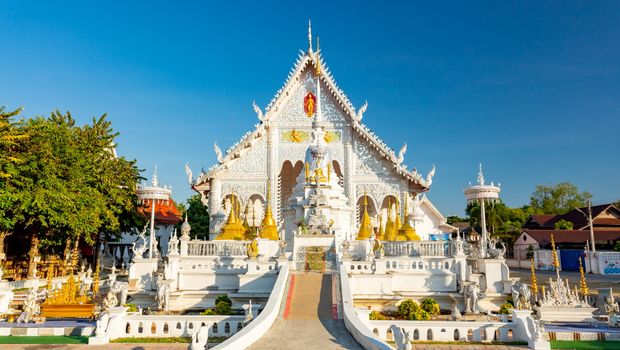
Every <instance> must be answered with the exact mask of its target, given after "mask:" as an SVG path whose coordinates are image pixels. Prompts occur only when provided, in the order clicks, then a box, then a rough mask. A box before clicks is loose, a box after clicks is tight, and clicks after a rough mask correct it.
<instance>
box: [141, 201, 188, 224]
mask: <svg viewBox="0 0 620 350" xmlns="http://www.w3.org/2000/svg"><path fill="white" fill-rule="evenodd" d="M138 211H139V212H140V213H141V214H142V215H144V216H145V217H146V218H147V219H150V218H151V200H148V199H147V200H144V204H143V205H142V206H141V207H139V208H138ZM179 222H181V213H180V212H179V209H177V207H176V206H175V205H174V202H173V201H172V200H167V201H165V200H156V201H155V224H164V225H176V224H178V223H179Z"/></svg>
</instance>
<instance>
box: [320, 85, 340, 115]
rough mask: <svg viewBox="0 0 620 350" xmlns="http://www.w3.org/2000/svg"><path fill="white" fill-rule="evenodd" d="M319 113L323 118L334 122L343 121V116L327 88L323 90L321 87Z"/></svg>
mask: <svg viewBox="0 0 620 350" xmlns="http://www.w3.org/2000/svg"><path fill="white" fill-rule="evenodd" d="M321 113H322V114H321V115H322V117H323V120H326V121H328V122H334V123H342V122H344V120H345V119H344V116H343V115H342V113H340V110H339V109H338V107H336V104H335V103H334V100H333V99H332V96H331V93H329V92H328V90H327V89H326V90H323V88H322V87H321Z"/></svg>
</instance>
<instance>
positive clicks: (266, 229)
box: [260, 184, 280, 241]
mask: <svg viewBox="0 0 620 350" xmlns="http://www.w3.org/2000/svg"><path fill="white" fill-rule="evenodd" d="M260 237H261V238H266V239H271V240H274V241H277V240H278V239H280V238H279V236H278V227H277V224H276V220H275V219H274V218H273V212H272V211H271V188H270V186H269V184H267V209H265V217H264V218H263V222H262V224H261V230H260Z"/></svg>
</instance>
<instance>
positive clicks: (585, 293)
mask: <svg viewBox="0 0 620 350" xmlns="http://www.w3.org/2000/svg"><path fill="white" fill-rule="evenodd" d="M579 275H580V278H579V288H580V289H581V294H582V295H583V297H584V299H585V298H587V297H588V295H590V291H589V290H588V284H587V283H586V275H585V272H584V270H583V264H582V263H581V257H579Z"/></svg>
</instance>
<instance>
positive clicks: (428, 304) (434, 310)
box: [420, 298, 441, 315]
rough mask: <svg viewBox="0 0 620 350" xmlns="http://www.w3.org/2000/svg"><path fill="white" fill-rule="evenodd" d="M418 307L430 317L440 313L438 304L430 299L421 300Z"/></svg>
mask: <svg viewBox="0 0 620 350" xmlns="http://www.w3.org/2000/svg"><path fill="white" fill-rule="evenodd" d="M420 307H421V308H422V310H424V311H426V312H428V313H429V314H430V315H439V312H440V311H441V310H440V309H439V304H438V303H437V302H436V301H435V299H432V298H424V299H422V301H421V302H420Z"/></svg>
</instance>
